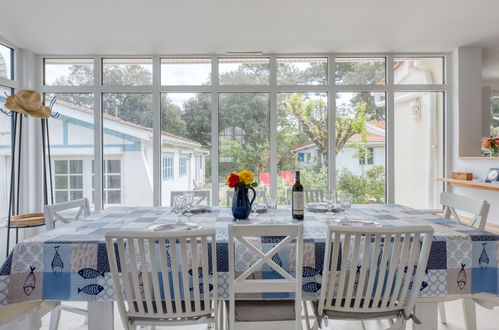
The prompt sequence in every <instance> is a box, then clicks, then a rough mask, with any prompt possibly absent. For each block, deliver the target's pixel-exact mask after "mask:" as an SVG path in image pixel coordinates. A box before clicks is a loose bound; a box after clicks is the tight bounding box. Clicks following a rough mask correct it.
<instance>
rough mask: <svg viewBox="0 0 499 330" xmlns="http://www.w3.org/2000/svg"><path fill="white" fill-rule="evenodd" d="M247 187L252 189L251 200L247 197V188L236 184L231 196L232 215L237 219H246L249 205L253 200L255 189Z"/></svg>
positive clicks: (249, 208)
mask: <svg viewBox="0 0 499 330" xmlns="http://www.w3.org/2000/svg"><path fill="white" fill-rule="evenodd" d="M249 189H251V190H252V191H253V198H252V199H251V202H250V200H249V198H248V188H246V187H241V186H237V187H236V191H234V197H233V198H232V215H233V216H234V218H236V219H238V220H242V219H248V217H249V215H250V212H251V206H252V205H253V202H254V201H255V197H256V192H255V189H253V188H252V187H250V188H249Z"/></svg>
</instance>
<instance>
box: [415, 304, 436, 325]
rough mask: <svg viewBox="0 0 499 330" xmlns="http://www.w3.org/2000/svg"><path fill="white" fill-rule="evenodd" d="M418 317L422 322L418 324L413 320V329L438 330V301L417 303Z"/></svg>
mask: <svg viewBox="0 0 499 330" xmlns="http://www.w3.org/2000/svg"><path fill="white" fill-rule="evenodd" d="M416 317H417V318H418V319H419V320H420V321H421V324H420V325H417V324H416V323H414V322H413V323H412V329H413V330H438V304H437V303H434V302H431V303H423V302H421V303H416Z"/></svg>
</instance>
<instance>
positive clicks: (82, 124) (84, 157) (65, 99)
mask: <svg viewBox="0 0 499 330" xmlns="http://www.w3.org/2000/svg"><path fill="white" fill-rule="evenodd" d="M53 98H55V99H56V102H55V104H54V107H53V109H52V110H53V112H57V113H58V114H59V116H58V117H57V118H51V119H50V120H49V133H50V153H51V157H52V159H53V160H54V168H55V169H54V173H55V174H58V173H71V174H81V175H82V176H80V179H74V180H82V181H81V183H78V186H74V187H73V186H72V187H71V188H78V189H83V192H82V193H83V196H84V197H87V198H90V197H91V194H92V189H93V180H94V176H93V175H92V174H93V170H92V165H91V164H92V162H93V159H94V94H92V93H51V94H45V104H47V105H48V104H50V102H51V101H52V99H53ZM68 155H70V157H68ZM68 158H72V159H71V160H69V161H68V160H67V159H68ZM66 189H67V186H66ZM90 202H91V203H92V204H93V203H94V200H93V199H92V200H91V201H90Z"/></svg>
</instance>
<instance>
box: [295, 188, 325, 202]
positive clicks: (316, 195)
mask: <svg viewBox="0 0 499 330" xmlns="http://www.w3.org/2000/svg"><path fill="white" fill-rule="evenodd" d="M291 193H292V191H291V189H288V191H287V195H286V197H287V200H288V204H291ZM303 194H304V197H305V203H314V202H322V201H324V190H323V189H306V190H303Z"/></svg>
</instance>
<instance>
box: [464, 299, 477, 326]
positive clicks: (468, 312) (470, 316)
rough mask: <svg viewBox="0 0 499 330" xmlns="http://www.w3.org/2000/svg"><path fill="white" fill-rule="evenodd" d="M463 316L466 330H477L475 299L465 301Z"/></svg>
mask: <svg viewBox="0 0 499 330" xmlns="http://www.w3.org/2000/svg"><path fill="white" fill-rule="evenodd" d="M463 314H464V323H465V326H466V330H476V308H475V303H474V302H473V299H471V298H464V299H463Z"/></svg>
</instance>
